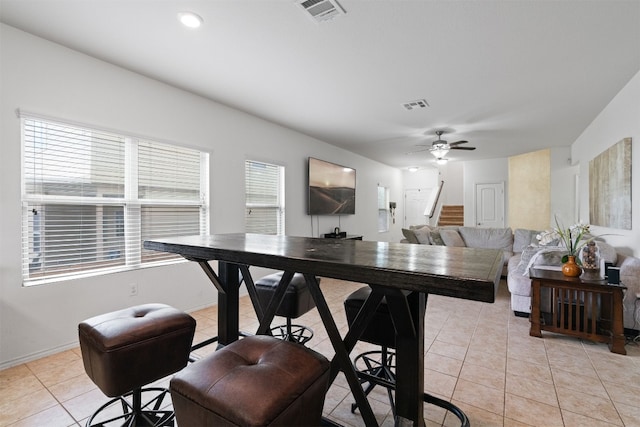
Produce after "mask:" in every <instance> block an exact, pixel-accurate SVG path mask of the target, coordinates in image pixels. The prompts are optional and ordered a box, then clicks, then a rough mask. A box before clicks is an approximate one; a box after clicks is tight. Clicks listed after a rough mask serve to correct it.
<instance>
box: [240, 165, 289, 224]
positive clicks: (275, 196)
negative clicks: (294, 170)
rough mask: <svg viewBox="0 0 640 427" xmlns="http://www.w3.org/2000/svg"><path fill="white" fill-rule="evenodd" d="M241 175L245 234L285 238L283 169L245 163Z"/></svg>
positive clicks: (274, 166) (275, 166) (281, 167)
mask: <svg viewBox="0 0 640 427" xmlns="http://www.w3.org/2000/svg"><path fill="white" fill-rule="evenodd" d="M244 171H245V227H246V232H247V233H261V234H284V167H283V166H278V165H272V164H269V163H263V162H256V161H253V160H247V161H245V164H244Z"/></svg>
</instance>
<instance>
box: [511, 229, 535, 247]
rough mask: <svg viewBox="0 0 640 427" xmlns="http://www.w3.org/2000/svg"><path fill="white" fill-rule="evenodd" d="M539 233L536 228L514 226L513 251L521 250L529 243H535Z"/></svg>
mask: <svg viewBox="0 0 640 427" xmlns="http://www.w3.org/2000/svg"><path fill="white" fill-rule="evenodd" d="M538 234H540V232H539V231H536V230H527V229H524V228H516V229H515V231H514V232H513V252H516V253H517V252H522V251H523V250H524V248H526V247H527V246H529V245H537V244H538V239H537V237H536V236H537V235H538Z"/></svg>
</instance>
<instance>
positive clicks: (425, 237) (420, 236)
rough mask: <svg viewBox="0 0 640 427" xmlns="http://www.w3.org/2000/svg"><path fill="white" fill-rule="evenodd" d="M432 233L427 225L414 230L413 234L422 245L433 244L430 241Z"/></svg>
mask: <svg viewBox="0 0 640 427" xmlns="http://www.w3.org/2000/svg"><path fill="white" fill-rule="evenodd" d="M430 232H431V227H429V226H427V225H425V226H424V227H420V228H416V229H414V230H413V233H414V234H415V235H416V239H417V240H418V243H420V244H421V245H429V244H431V242H430V241H429V233H430Z"/></svg>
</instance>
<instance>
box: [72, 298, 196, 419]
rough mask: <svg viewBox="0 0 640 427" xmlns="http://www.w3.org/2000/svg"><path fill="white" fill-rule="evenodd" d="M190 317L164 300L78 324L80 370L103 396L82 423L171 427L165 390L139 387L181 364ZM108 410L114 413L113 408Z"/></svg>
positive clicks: (186, 354)
mask: <svg viewBox="0 0 640 427" xmlns="http://www.w3.org/2000/svg"><path fill="white" fill-rule="evenodd" d="M195 327H196V321H195V320H194V319H193V318H192V317H191V316H189V315H188V314H186V313H183V312H182V311H179V310H177V309H175V308H173V307H170V306H168V305H165V304H144V305H139V306H135V307H131V308H127V309H123V310H118V311H114V312H111V313H106V314H102V315H99V316H96V317H92V318H90V319H87V320H85V321H84V322H82V323H80V325H79V326H78V334H79V338H80V349H81V351H82V361H83V363H84V369H85V371H86V373H87V375H88V376H89V378H91V380H92V381H93V382H94V383H95V384H96V385H97V386H98V388H100V390H102V392H103V393H104V394H105V395H107V396H109V397H115V398H114V399H112V400H110V401H109V402H107V403H106V404H105V405H103V406H102V407H100V408H99V409H98V410H97V411H96V412H95V413H94V414H93V415H92V416H91V417H90V418H89V420H88V421H87V426H111V425H114V426H115V425H118V426H120V425H131V426H140V425H144V426H172V425H173V418H174V416H173V412H172V411H170V410H169V411H167V410H163V406H168V405H169V403H170V402H169V400H168V399H167V400H166V401H165V397H166V393H167V392H168V390H166V389H164V388H144V389H143V388H142V387H143V386H144V385H146V384H149V383H151V382H153V381H156V380H159V379H161V378H163V377H166V376H167V375H170V374H173V373H174V372H177V371H179V370H180V369H182V368H184V367H185V366H186V365H187V362H188V360H189V353H190V352H191V343H192V340H193V334H194V332H195ZM116 411H117V413H116V414H114V412H116Z"/></svg>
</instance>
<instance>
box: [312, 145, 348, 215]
mask: <svg viewBox="0 0 640 427" xmlns="http://www.w3.org/2000/svg"><path fill="white" fill-rule="evenodd" d="M355 211H356V171H355V169H353V168H349V167H345V166H340V165H337V164H334V163H330V162H325V161H324V160H318V159H314V158H313V157H309V215H353V214H355Z"/></svg>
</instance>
